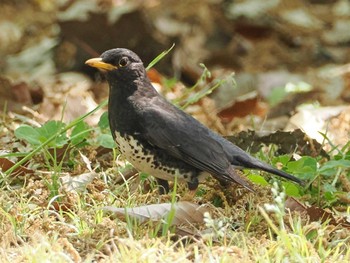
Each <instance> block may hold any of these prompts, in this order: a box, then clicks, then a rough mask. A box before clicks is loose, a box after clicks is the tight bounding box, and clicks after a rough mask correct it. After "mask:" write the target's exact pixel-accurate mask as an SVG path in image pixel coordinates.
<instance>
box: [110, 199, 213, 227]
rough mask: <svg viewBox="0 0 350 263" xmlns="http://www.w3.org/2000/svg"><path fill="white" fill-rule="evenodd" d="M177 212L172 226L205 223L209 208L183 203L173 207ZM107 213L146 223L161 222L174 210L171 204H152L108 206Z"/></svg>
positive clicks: (123, 218)
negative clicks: (130, 206) (124, 206)
mask: <svg viewBox="0 0 350 263" xmlns="http://www.w3.org/2000/svg"><path fill="white" fill-rule="evenodd" d="M173 209H174V210H175V215H174V219H173V221H172V225H181V224H193V223H203V217H204V213H205V212H208V211H209V207H208V206H205V205H198V204H195V203H191V202H187V201H183V202H178V203H175V204H174V205H173ZM104 210H105V211H108V212H112V213H114V214H115V215H116V216H117V217H118V218H119V219H122V220H125V219H126V216H128V217H130V218H132V219H137V220H139V221H140V222H141V223H143V222H146V221H159V220H161V219H163V218H165V217H166V216H167V215H168V214H169V213H170V211H171V210H172V204H171V203H163V204H152V205H145V206H140V207H133V208H129V207H126V208H118V207H112V206H106V207H105V208H104Z"/></svg>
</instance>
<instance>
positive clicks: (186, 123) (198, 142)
mask: <svg viewBox="0 0 350 263" xmlns="http://www.w3.org/2000/svg"><path fill="white" fill-rule="evenodd" d="M142 108H143V112H142V115H143V118H140V119H142V122H143V123H141V125H142V126H143V129H144V130H145V133H144V134H145V139H146V140H147V141H148V142H149V143H150V144H152V145H154V146H155V147H159V148H161V149H164V150H166V151H167V152H168V154H169V155H172V156H174V157H176V158H178V159H181V160H182V161H184V162H186V163H188V164H191V165H193V166H194V167H196V168H198V169H200V170H202V171H206V172H209V173H211V174H212V175H214V176H216V177H219V178H220V179H224V180H231V181H232V180H233V181H236V180H235V179H234V178H232V176H233V175H232V174H231V173H232V171H231V170H232V169H230V168H231V164H230V162H229V160H228V158H227V156H226V153H225V151H224V149H223V147H222V145H221V143H220V141H219V140H217V137H218V135H217V134H215V133H214V132H212V131H211V130H209V129H208V128H207V127H205V126H204V125H202V124H201V123H200V122H198V121H197V120H195V119H194V118H193V117H192V116H190V115H188V114H186V113H184V112H183V111H181V110H179V109H177V108H176V107H175V106H173V105H172V104H170V103H168V102H167V101H166V100H165V99H163V98H162V97H155V98H153V99H152V100H148V101H147V105H146V103H145V104H144V105H143V107H142ZM240 183H241V182H240Z"/></svg>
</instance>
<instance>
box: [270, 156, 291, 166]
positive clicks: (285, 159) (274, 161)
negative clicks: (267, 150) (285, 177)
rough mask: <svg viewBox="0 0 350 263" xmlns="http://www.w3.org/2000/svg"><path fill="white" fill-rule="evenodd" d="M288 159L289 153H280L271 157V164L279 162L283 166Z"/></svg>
mask: <svg viewBox="0 0 350 263" xmlns="http://www.w3.org/2000/svg"><path fill="white" fill-rule="evenodd" d="M289 161H290V156H289V155H287V154H286V155H280V156H277V157H275V158H273V164H274V165H276V164H277V163H281V164H282V165H283V166H287V163H288V162H289Z"/></svg>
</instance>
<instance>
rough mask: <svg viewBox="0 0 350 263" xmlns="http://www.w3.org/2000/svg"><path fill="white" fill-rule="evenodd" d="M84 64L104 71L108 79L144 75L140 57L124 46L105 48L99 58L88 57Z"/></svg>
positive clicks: (127, 78) (133, 78)
mask: <svg viewBox="0 0 350 263" xmlns="http://www.w3.org/2000/svg"><path fill="white" fill-rule="evenodd" d="M85 64H87V65H89V66H91V67H94V68H98V69H100V70H103V71H105V72H106V73H107V79H108V81H112V80H116V81H125V80H135V79H138V78H144V77H145V76H146V71H145V68H144V66H143V63H142V61H141V59H140V58H139V57H138V56H137V55H136V54H135V53H134V52H132V51H131V50H129V49H126V48H115V49H110V50H107V51H105V52H103V53H102V55H101V56H100V57H99V58H92V59H89V60H87V61H86V62H85Z"/></svg>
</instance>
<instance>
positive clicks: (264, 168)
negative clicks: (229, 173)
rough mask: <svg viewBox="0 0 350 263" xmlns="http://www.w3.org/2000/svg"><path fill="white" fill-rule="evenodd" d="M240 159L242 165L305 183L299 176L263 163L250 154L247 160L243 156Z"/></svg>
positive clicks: (301, 183)
mask: <svg viewBox="0 0 350 263" xmlns="http://www.w3.org/2000/svg"><path fill="white" fill-rule="evenodd" d="M240 161H241V163H242V166H243V167H247V168H251V169H257V170H262V171H265V172H268V173H271V174H275V175H278V176H280V177H283V178H285V179H288V180H291V181H293V182H295V183H298V184H300V185H304V184H305V182H304V181H303V180H301V179H299V178H297V177H295V176H293V175H291V174H289V173H286V172H284V171H282V170H278V169H277V168H275V167H273V166H271V165H269V164H267V163H264V162H262V161H260V160H258V159H255V158H253V157H251V156H249V160H245V158H243V159H242V160H240Z"/></svg>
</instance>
